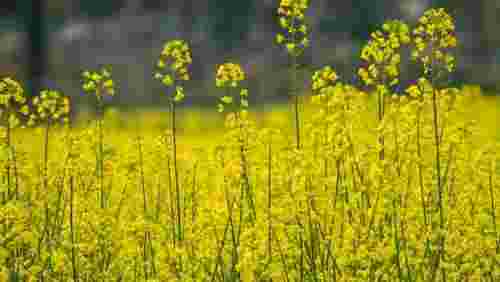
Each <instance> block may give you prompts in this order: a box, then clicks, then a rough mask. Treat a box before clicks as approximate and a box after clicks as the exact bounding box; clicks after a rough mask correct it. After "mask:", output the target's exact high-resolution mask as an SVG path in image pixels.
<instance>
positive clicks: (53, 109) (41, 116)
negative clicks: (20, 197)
mask: <svg viewBox="0 0 500 282" xmlns="http://www.w3.org/2000/svg"><path fill="white" fill-rule="evenodd" d="M33 106H34V107H35V113H34V114H32V115H30V121H29V123H30V124H34V123H35V122H36V121H40V122H42V123H43V124H44V125H45V135H44V147H43V175H44V185H45V187H46V186H47V179H46V178H47V170H48V159H49V132H50V127H51V126H52V125H53V124H55V123H57V122H63V123H68V122H69V117H68V115H69V111H70V101H69V97H65V96H63V95H62V94H61V93H60V92H58V91H56V90H42V91H41V92H40V96H38V97H35V98H33Z"/></svg>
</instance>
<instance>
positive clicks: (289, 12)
mask: <svg viewBox="0 0 500 282" xmlns="http://www.w3.org/2000/svg"><path fill="white" fill-rule="evenodd" d="M308 4H309V3H308V0H282V1H281V3H280V7H279V8H278V15H279V17H280V22H279V23H280V26H281V28H283V29H285V30H286V33H285V34H281V33H278V34H277V35H276V42H277V43H278V44H284V45H285V46H286V48H287V51H288V53H289V54H290V55H292V56H299V55H300V54H302V52H303V51H304V49H305V48H306V47H308V46H309V39H308V38H307V26H306V25H305V23H304V13H305V10H306V9H307V6H308Z"/></svg>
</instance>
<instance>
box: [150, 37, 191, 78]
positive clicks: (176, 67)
mask: <svg viewBox="0 0 500 282" xmlns="http://www.w3.org/2000/svg"><path fill="white" fill-rule="evenodd" d="M192 61H193V60H192V58H191V52H190V50H189V46H188V44H187V43H186V42H185V41H183V40H172V41H169V42H167V43H166V44H165V46H164V47H163V50H162V52H161V55H160V59H159V60H158V62H157V63H156V67H157V68H158V71H157V72H156V73H155V75H154V77H155V78H156V79H158V80H161V82H162V83H163V84H164V85H165V86H171V85H173V84H174V82H175V81H176V80H184V81H187V80H189V73H188V70H187V66H188V65H189V64H191V63H192ZM168 64H170V70H171V73H167V74H163V73H161V71H163V70H164V69H165V68H166V67H167V65H168Z"/></svg>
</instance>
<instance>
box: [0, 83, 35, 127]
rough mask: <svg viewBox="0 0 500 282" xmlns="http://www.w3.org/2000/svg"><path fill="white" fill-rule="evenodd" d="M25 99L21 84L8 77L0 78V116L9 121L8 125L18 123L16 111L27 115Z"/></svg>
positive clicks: (11, 125) (12, 125)
mask: <svg viewBox="0 0 500 282" xmlns="http://www.w3.org/2000/svg"><path fill="white" fill-rule="evenodd" d="M26 102H27V99H26V97H25V96H24V90H23V88H22V86H21V84H20V83H19V82H18V81H16V80H14V79H12V78H9V77H6V78H3V79H2V80H0V118H1V119H2V120H5V121H6V122H8V123H9V125H10V127H16V126H17V125H18V124H19V118H18V117H17V115H16V114H17V113H21V114H23V115H24V116H28V115H29V109H28V106H27V105H26Z"/></svg>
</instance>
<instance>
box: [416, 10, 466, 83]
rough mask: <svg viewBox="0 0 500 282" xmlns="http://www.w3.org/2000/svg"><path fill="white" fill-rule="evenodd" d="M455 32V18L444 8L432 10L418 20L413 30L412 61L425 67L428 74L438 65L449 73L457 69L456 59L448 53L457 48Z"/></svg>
mask: <svg viewBox="0 0 500 282" xmlns="http://www.w3.org/2000/svg"><path fill="white" fill-rule="evenodd" d="M454 31H455V24H454V23H453V18H452V17H451V16H450V15H449V14H448V13H446V11H445V10H444V9H443V8H440V9H430V10H428V11H426V12H425V13H424V15H423V16H422V17H420V19H419V20H418V25H417V27H416V28H415V29H414V30H413V35H414V36H415V39H414V44H415V46H414V50H413V51H412V59H414V60H416V61H419V62H421V63H422V64H423V65H424V68H425V73H426V74H427V73H428V72H429V71H431V68H432V67H435V66H438V65H441V66H444V67H445V69H446V70H447V71H448V72H451V71H453V69H454V68H455V58H454V57H453V56H452V55H451V54H449V52H447V50H448V49H450V48H454V47H456V46H457V38H456V37H455V35H454Z"/></svg>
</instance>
